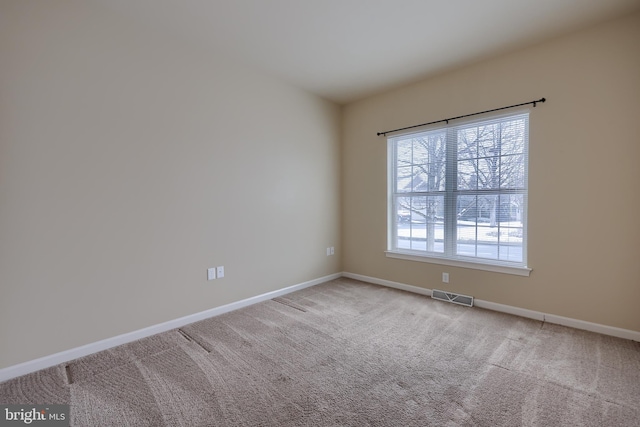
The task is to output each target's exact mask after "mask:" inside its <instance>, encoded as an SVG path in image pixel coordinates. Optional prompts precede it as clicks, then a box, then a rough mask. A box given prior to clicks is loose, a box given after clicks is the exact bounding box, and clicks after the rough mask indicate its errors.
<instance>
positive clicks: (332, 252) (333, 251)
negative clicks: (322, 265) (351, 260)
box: [329, 246, 335, 255]
mask: <svg viewBox="0 0 640 427" xmlns="http://www.w3.org/2000/svg"><path fill="white" fill-rule="evenodd" d="M329 249H331V255H333V254H334V253H335V249H333V246H331V247H330V248H329Z"/></svg>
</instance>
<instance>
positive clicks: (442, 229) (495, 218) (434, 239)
mask: <svg viewBox="0 0 640 427" xmlns="http://www.w3.org/2000/svg"><path fill="white" fill-rule="evenodd" d="M527 131H528V115H526V114H520V115H517V116H511V117H505V118H501V119H494V120H488V121H484V122H478V123H474V124H466V125H461V126H455V127H448V128H443V129H437V130H432V131H428V132H423V133H420V134H414V135H407V136H400V137H393V138H390V143H391V144H392V152H393V167H392V170H393V177H392V178H393V188H392V193H393V194H392V203H393V206H392V212H395V214H396V218H394V219H393V220H392V227H393V233H392V235H393V242H391V245H390V246H391V249H392V250H411V251H422V252H427V253H431V254H433V255H436V256H444V257H452V258H460V257H474V258H484V259H488V260H496V261H506V262H513V263H517V264H524V263H525V261H526V260H525V259H524V258H525V241H524V239H525V235H526V232H525V223H526V221H525V219H526V218H525V217H526V197H527V178H526V171H527V140H528V136H527Z"/></svg>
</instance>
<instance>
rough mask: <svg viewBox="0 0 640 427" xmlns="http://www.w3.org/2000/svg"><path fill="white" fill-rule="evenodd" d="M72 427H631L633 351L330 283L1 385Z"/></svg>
mask: <svg viewBox="0 0 640 427" xmlns="http://www.w3.org/2000/svg"><path fill="white" fill-rule="evenodd" d="M0 403H34V404H35V403H49V404H51V403H70V404H71V417H72V421H73V422H72V425H76V426H640V344H639V343H636V342H633V341H627V340H622V339H617V338H612V337H608V336H604V335H599V334H594V333H590V332H584V331H579V330H574V329H570V328H565V327H561V326H556V325H550V324H546V323H541V322H537V321H533V320H528V319H523V318H519V317H515V316H510V315H505V314H500V313H495V312H491V311H486V310H481V309H478V308H467V307H462V306H457V305H454V304H449V303H444V302H439V301H434V300H432V299H430V298H428V297H423V296H420V295H415V294H410V293H407V292H403V291H398V290H394V289H388V288H384V287H380V286H376V285H370V284H365V283H362V282H357V281H353V280H348V279H338V280H335V281H332V282H328V283H326V284H323V285H318V286H315V287H312V288H308V289H305V290H302V291H299V292H295V293H293V294H289V295H286V296H284V297H280V298H276V299H274V300H270V301H266V302H263V303H260V304H256V305H253V306H251V307H247V308H244V309H241V310H238V311H235V312H232V313H228V314H225V315H222V316H219V317H215V318H211V319H207V320H204V321H201V322H198V323H194V324H191V325H188V326H185V327H183V328H181V329H180V330H174V331H170V332H166V333H163V334H159V335H156V336H153V337H150V338H147V339H144V340H140V341H137V342H134V343H130V344H126V345H123V346H120V347H117V348H114V349H111V350H108V351H104V352H102V353H98V354H95V355H91V356H88V357H85V358H82V359H79V360H75V361H72V362H70V363H68V364H63V365H60V366H56V367H53V368H50V369H46V370H43V371H39V372H36V373H34V374H31V375H26V376H24V377H20V378H16V379H13V380H10V381H7V382H4V383H2V384H0Z"/></svg>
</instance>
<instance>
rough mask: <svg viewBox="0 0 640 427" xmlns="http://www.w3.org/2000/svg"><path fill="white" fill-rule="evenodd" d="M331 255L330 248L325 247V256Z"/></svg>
mask: <svg viewBox="0 0 640 427" xmlns="http://www.w3.org/2000/svg"><path fill="white" fill-rule="evenodd" d="M329 255H331V248H327V256H329Z"/></svg>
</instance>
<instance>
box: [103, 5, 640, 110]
mask: <svg viewBox="0 0 640 427" xmlns="http://www.w3.org/2000/svg"><path fill="white" fill-rule="evenodd" d="M96 1H98V2H100V3H101V4H103V5H104V6H105V7H108V8H110V9H112V10H114V11H116V12H118V13H120V14H123V15H126V16H128V17H129V18H131V19H134V20H135V21H136V22H139V23H140V24H141V25H153V26H156V27H158V28H162V29H164V30H168V31H172V32H173V33H174V34H177V35H180V36H182V37H186V38H188V39H191V40H193V41H194V42H197V43H199V44H202V43H204V44H205V45H206V46H210V47H211V49H212V54H216V53H222V54H224V55H227V56H228V55H231V56H233V57H235V58H236V59H238V60H240V61H242V62H244V63H247V64H249V65H251V66H252V67H256V68H258V69H261V70H263V71H266V72H269V73H271V74H275V75H277V76H279V77H280V78H282V79H284V80H286V81H288V82H289V83H291V84H294V85H296V86H299V87H302V88H304V89H306V90H309V91H311V92H313V93H316V94H318V95H320V96H322V97H324V98H327V99H330V100H333V101H335V102H338V103H346V102H350V101H353V100H356V99H359V98H362V97H365V96H368V95H371V94H373V93H376V92H380V91H383V90H386V89H389V88H391V87H394V86H398V85H401V84H404V83H408V82H411V81H415V80H417V79H420V78H424V77H427V76H429V75H433V74H435V73H438V72H442V71H444V70H447V69H451V68H454V67H459V66H462V65H465V64H469V63H472V62H474V61H478V60H482V59H484V58H487V57H490V56H493V55H497V54H499V53H503V52H507V51H511V50H515V49H518V48H521V47H524V46H527V45H531V44H535V43H538V42H540V41H543V40H545V39H549V38H552V37H556V36H558V35H560V34H564V33H567V32H570V31H573V30H576V29H579V28H581V27H585V26H588V25H592V24H594V23H597V22H600V21H605V20H608V19H611V18H614V17H617V16H620V15H624V14H628V13H632V12H633V11H637V10H640V0H438V1H434V0H96Z"/></svg>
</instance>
